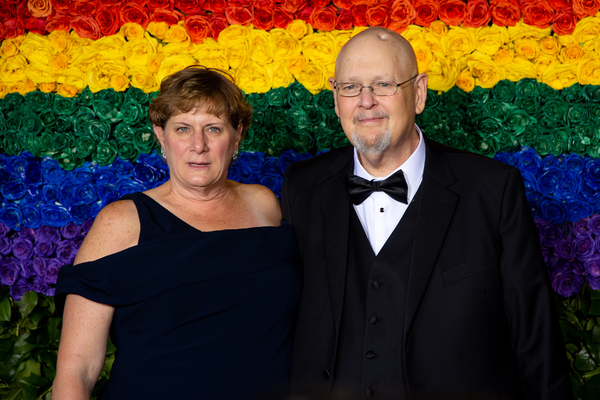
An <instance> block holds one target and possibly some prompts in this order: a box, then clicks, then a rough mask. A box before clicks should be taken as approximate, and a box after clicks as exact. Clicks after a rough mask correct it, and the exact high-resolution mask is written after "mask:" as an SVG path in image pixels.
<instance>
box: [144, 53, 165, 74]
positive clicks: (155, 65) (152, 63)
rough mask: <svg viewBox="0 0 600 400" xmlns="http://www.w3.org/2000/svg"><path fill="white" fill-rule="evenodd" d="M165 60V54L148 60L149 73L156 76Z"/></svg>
mask: <svg viewBox="0 0 600 400" xmlns="http://www.w3.org/2000/svg"><path fill="white" fill-rule="evenodd" d="M164 59H165V55H164V54H157V55H155V56H153V57H150V59H149V60H148V65H147V68H148V72H150V73H151V74H156V73H157V72H158V70H159V69H160V64H162V62H163V60H164Z"/></svg>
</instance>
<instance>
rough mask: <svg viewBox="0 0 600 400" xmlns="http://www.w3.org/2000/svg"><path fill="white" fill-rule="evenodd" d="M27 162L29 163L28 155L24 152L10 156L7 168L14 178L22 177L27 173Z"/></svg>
mask: <svg viewBox="0 0 600 400" xmlns="http://www.w3.org/2000/svg"><path fill="white" fill-rule="evenodd" d="M27 164H29V162H28V160H27V156H26V155H25V153H23V154H21V155H18V156H13V157H10V158H8V159H7V163H6V170H7V171H8V173H9V174H10V175H12V177H13V178H17V179H22V178H23V176H24V175H25V170H26V169H27Z"/></svg>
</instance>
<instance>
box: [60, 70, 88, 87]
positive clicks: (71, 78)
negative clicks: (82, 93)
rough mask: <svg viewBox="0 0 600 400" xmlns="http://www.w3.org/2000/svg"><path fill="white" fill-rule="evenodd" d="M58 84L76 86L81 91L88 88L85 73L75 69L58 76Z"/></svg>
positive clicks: (64, 71)
mask: <svg viewBox="0 0 600 400" xmlns="http://www.w3.org/2000/svg"><path fill="white" fill-rule="evenodd" d="M56 82H57V83H59V84H66V85H70V86H75V87H76V88H77V89H79V90H83V89H85V87H86V86H87V80H86V77H85V73H84V72H83V71H82V70H80V69H79V68H75V67H70V68H67V69H65V70H63V71H61V72H60V73H58V74H56Z"/></svg>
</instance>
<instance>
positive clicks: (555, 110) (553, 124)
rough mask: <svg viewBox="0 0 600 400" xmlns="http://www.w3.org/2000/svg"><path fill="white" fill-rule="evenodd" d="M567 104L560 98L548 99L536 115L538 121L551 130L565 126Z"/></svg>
mask: <svg viewBox="0 0 600 400" xmlns="http://www.w3.org/2000/svg"><path fill="white" fill-rule="evenodd" d="M568 110H569V104H568V103H567V102H566V101H564V100H563V99H561V98H555V99H551V100H548V101H547V102H546V104H544V105H543V106H542V108H541V110H540V111H539V113H538V115H537V116H536V118H537V120H538V122H540V123H541V124H542V125H543V126H545V127H547V128H548V129H550V130H552V129H555V128H558V127H562V126H566V124H567V112H568Z"/></svg>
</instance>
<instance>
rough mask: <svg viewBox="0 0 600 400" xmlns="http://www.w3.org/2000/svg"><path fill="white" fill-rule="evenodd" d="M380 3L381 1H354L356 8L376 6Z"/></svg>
mask: <svg viewBox="0 0 600 400" xmlns="http://www.w3.org/2000/svg"><path fill="white" fill-rule="evenodd" d="M377 3H379V0H352V4H354V5H355V6H374V5H375V4H377Z"/></svg>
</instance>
